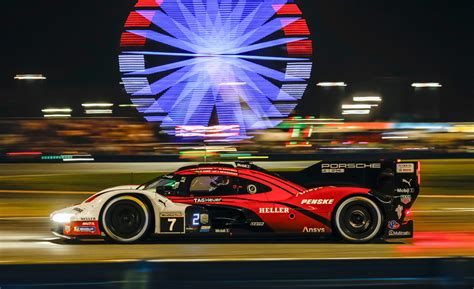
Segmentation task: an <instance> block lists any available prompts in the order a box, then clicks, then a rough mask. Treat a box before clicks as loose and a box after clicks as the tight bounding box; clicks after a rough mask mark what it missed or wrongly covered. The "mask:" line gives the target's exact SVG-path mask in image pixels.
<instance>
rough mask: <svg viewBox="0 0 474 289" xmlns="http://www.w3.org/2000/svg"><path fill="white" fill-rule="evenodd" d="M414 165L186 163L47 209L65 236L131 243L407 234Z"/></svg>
mask: <svg viewBox="0 0 474 289" xmlns="http://www.w3.org/2000/svg"><path fill="white" fill-rule="evenodd" d="M419 190H420V164H419V162H401V161H399V160H392V161H377V162H318V163H316V164H315V165H313V166H311V167H309V168H306V169H304V170H302V171H300V172H293V173H286V174H277V173H273V172H269V171H267V170H265V169H263V168H261V167H258V166H256V165H254V164H252V163H247V162H237V163H235V164H200V165H193V166H187V167H183V168H181V169H179V170H177V171H175V172H174V173H171V174H166V175H163V176H159V177H157V178H155V179H153V180H151V181H149V182H147V183H145V184H142V185H127V186H119V187H114V188H110V189H106V190H103V191H101V192H98V193H96V194H94V195H92V196H90V197H89V198H87V199H86V200H85V201H84V202H83V203H81V204H78V205H75V206H72V207H69V208H65V209H62V210H59V211H56V212H53V213H52V214H51V216H50V219H51V222H52V224H53V228H52V232H53V233H54V234H55V235H57V236H60V237H62V238H67V239H79V240H81V239H86V238H101V239H105V240H109V241H113V242H119V243H133V242H138V241H140V240H144V239H146V238H148V237H151V236H153V235H176V236H203V235H226V236H242V235H246V236H247V235H259V234H260V235H288V236H292V235H309V236H337V237H339V238H342V239H343V240H346V241H349V242H354V243H363V242H369V241H372V240H374V239H376V238H384V239H390V238H410V237H412V236H413V221H412V220H410V208H411V207H412V205H413V202H414V201H415V199H416V197H417V196H418V193H419Z"/></svg>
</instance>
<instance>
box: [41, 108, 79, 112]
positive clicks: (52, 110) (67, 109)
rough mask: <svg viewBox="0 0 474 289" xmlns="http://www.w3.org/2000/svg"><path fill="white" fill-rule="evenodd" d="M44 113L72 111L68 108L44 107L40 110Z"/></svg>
mask: <svg viewBox="0 0 474 289" xmlns="http://www.w3.org/2000/svg"><path fill="white" fill-rule="evenodd" d="M41 111H42V112H44V113H54V112H72V109H70V108H45V109H42V110H41Z"/></svg>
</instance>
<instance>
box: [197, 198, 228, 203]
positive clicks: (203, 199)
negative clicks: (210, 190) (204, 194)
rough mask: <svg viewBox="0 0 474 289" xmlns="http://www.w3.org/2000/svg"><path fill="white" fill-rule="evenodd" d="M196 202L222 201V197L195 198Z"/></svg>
mask: <svg viewBox="0 0 474 289" xmlns="http://www.w3.org/2000/svg"><path fill="white" fill-rule="evenodd" d="M194 202H195V203H220V202H222V199H221V198H194Z"/></svg>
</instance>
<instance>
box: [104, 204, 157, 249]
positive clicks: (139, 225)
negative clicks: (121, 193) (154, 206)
mask: <svg viewBox="0 0 474 289" xmlns="http://www.w3.org/2000/svg"><path fill="white" fill-rule="evenodd" d="M103 219H104V230H105V231H106V233H107V235H109V236H110V237H112V238H113V239H115V240H117V241H121V242H132V241H135V240H138V239H139V238H140V237H142V236H143V234H144V233H145V231H146V229H147V226H148V213H147V210H146V207H145V205H144V204H143V203H142V202H141V201H140V200H138V199H135V198H128V197H123V198H119V199H115V200H113V201H112V202H111V203H109V204H108V206H107V207H106V209H105V210H104V218H103Z"/></svg>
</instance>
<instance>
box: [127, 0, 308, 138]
mask: <svg viewBox="0 0 474 289" xmlns="http://www.w3.org/2000/svg"><path fill="white" fill-rule="evenodd" d="M309 36H310V33H309V30H308V25H307V23H306V20H305V19H303V18H302V13H301V10H300V9H299V8H298V6H297V5H296V4H295V3H293V1H291V0H290V1H287V0H139V1H138V2H137V4H136V5H135V8H134V11H132V12H131V13H130V15H129V16H128V19H127V21H126V23H125V29H124V32H123V34H122V37H121V54H120V56H119V61H120V71H121V73H122V81H123V83H124V86H125V90H126V91H127V93H128V94H130V95H131V101H132V103H133V104H135V105H136V106H137V108H138V110H139V112H140V113H143V115H144V117H145V118H146V120H148V121H150V122H160V123H161V127H162V128H163V129H164V130H165V131H166V132H167V133H168V134H171V135H173V134H175V131H176V130H175V129H176V128H177V127H186V126H191V127H194V126H201V127H209V126H212V125H220V126H234V127H238V130H239V135H240V136H245V135H246V132H247V131H249V130H258V129H266V128H271V127H274V126H276V125H277V124H278V123H279V122H280V121H281V120H282V119H283V118H285V117H287V116H288V115H289V114H290V113H291V112H292V111H293V110H294V108H295V107H296V105H297V102H298V100H299V99H301V97H302V96H303V93H304V91H305V90H306V86H307V80H308V79H309V77H310V73H311V68H312V61H311V56H312V42H311V40H310V37H309Z"/></svg>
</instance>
